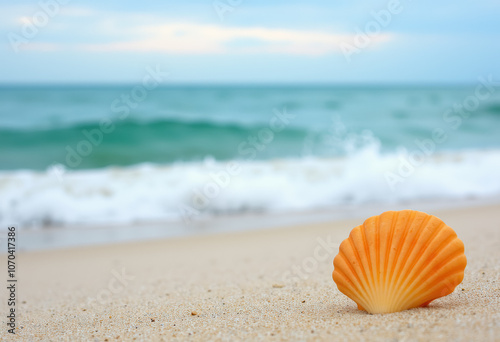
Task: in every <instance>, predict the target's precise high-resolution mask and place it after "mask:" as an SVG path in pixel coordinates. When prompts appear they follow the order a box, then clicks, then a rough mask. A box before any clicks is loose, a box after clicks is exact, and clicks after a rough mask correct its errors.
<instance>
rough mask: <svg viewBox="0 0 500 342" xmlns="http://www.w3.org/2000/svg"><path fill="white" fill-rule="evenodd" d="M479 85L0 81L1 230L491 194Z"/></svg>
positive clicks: (489, 110)
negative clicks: (18, 83)
mask: <svg viewBox="0 0 500 342" xmlns="http://www.w3.org/2000/svg"><path fill="white" fill-rule="evenodd" d="M481 84H482V83H478V85H471V86H356V85H348V86H340V85H337V86H325V85H318V86H304V85H301V86H299V85H297V86H271V85H265V86H262V85H261V86H257V85H231V86H230V85H211V86H208V85H206V86H201V85H200V86H195V85H189V86H188V85H184V86H164V87H159V88H157V89H152V90H146V89H145V88H141V87H138V86H134V85H121V86H90V85H85V86H83V85H82V86H76V85H67V86H63V85H61V86H5V85H4V86H1V87H0V150H1V153H0V198H1V200H0V225H1V227H6V226H7V225H8V224H18V225H22V226H24V227H32V228H40V227H45V226H68V227H70V226H75V225H84V226H85V225H89V226H91V225H96V224H114V225H116V224H118V225H119V224H131V223H141V222H163V221H175V222H184V223H189V222H191V221H193V220H197V219H199V218H202V217H210V216H215V215H221V214H235V213H249V212H250V213H267V212H284V213H286V212H291V211H294V212H296V211H307V210H315V209H328V208H334V207H336V206H341V205H346V204H349V205H357V204H359V205H362V204H366V203H401V202H404V201H414V200H428V199H432V200H435V199H439V200H441V199H443V200H447V199H453V200H456V199H471V198H494V197H498V195H500V177H499V170H500V88H498V89H497V88H495V87H493V86H491V85H490V86H488V85H482V86H481ZM2 229H3V228H2Z"/></svg>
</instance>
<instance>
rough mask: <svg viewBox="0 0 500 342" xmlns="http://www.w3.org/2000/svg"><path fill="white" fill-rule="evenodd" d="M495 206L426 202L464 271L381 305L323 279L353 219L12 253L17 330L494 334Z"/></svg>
mask: <svg viewBox="0 0 500 342" xmlns="http://www.w3.org/2000/svg"><path fill="white" fill-rule="evenodd" d="M499 210H500V205H499V204H495V205H485V206H477V207H468V208H459V209H443V210H435V211H434V210H433V211H432V214H435V215H436V216H438V217H439V218H441V219H442V220H443V221H444V222H445V223H447V224H448V225H450V226H451V227H452V228H453V229H454V230H455V231H456V232H457V234H458V236H459V238H460V239H462V240H463V241H464V243H465V248H466V256H467V259H468V266H467V268H466V273H465V279H464V281H463V283H462V284H460V285H459V286H458V287H457V288H456V289H455V292H454V293H452V294H451V295H449V296H446V297H444V298H440V299H438V300H436V301H434V302H433V303H431V305H430V306H429V307H427V308H416V309H411V310H407V311H403V312H398V313H394V314H385V315H370V314H367V313H365V312H363V311H359V310H357V308H356V305H355V303H354V302H353V301H351V300H350V299H348V298H347V297H345V296H344V295H343V294H341V293H340V292H339V291H338V290H337V288H336V286H335V284H334V283H333V280H332V278H331V272H332V270H333V265H332V261H333V258H334V256H335V255H336V253H337V251H338V249H337V248H336V247H335V246H336V245H337V244H338V243H340V242H341V241H342V240H343V239H345V238H346V237H347V236H348V234H349V232H350V230H351V229H352V228H353V227H354V226H356V225H358V224H360V223H361V222H362V221H363V219H364V218H363V219H347V220H341V221H336V222H326V223H316V224H306V225H298V226H293V227H290V226H288V227H282V228H279V229H278V228H277V229H260V230H259V229H255V230H248V231H245V232H225V233H221V234H217V235H214V234H211V235H206V236H201V235H198V236H192V237H178V238H172V239H163V240H155V241H141V242H137V241H136V242H129V243H122V244H111V245H101V246H96V245H94V246H85V247H79V248H73V249H59V250H51V251H31V252H20V253H18V264H19V271H18V272H19V273H18V279H19V283H18V285H19V289H20V291H19V299H18V300H19V302H18V304H19V305H18V310H19V316H18V324H19V325H18V334H17V338H18V340H20V341H25V340H26V341H31V340H42V341H44V340H72V341H73V340H74V341H77V340H95V341H106V339H107V340H108V341H111V340H114V341H115V340H117V341H121V340H125V341H132V340H136V341H149V340H153V341H162V340H173V341H176V340H185V339H191V340H195V341H196V340H200V341H204V340H217V341H218V340H220V341H226V340H262V339H270V340H282V339H287V340H346V341H359V340H363V339H370V340H374V339H375V340H394V339H397V340H411V341H428V340H433V341H449V340H455V341H469V340H481V341H494V340H495V339H496V338H497V336H498V335H499V334H500V319H499V318H500V309H499V308H500V292H499V291H498V284H500V251H499V250H498V241H500V223H499V221H498V212H499ZM0 309H1V310H2V312H6V311H5V310H6V309H7V307H6V305H5V303H4V301H2V303H1V304H0ZM2 317H3V316H2ZM1 321H2V324H3V325H4V326H5V318H2V319H1ZM5 334H6V331H5V329H3V330H2V332H1V333H0V336H5Z"/></svg>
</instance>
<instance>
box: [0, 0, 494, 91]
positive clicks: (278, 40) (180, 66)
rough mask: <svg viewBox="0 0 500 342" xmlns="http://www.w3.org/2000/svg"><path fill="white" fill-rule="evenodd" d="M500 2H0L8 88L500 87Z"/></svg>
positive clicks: (0, 74)
mask: <svg viewBox="0 0 500 342" xmlns="http://www.w3.org/2000/svg"><path fill="white" fill-rule="evenodd" d="M498 18H500V1H498V0H477V1H474V2H461V3H460V4H458V3H457V2H456V1H452V0H443V1H427V0H420V1H419V0H401V1H399V0H389V1H387V0H384V1H364V0H360V1H348V0H330V1H318V0H317V1H296V0H287V1H284V0H275V1H264V0H243V1H242V0H220V1H213V0H203V1H201V0H190V1H189V2H188V1H170V0H166V1H161V2H157V1H155V2H153V1H142V2H138V1H129V0H122V1H116V0H111V1H106V2H103V1H94V0H90V1H79V0H70V1H68V0H41V1H25V0H19V1H16V2H15V3H13V2H10V1H6V0H0V36H1V40H0V83H3V84H10V83H22V84H24V83H42V84H43V83H64V84H66V83H92V84H94V83H131V82H137V81H139V80H141V79H142V78H143V77H144V75H145V74H146V70H147V68H148V67H149V68H151V67H153V68H159V69H161V70H162V71H163V72H165V73H166V72H168V81H167V83H173V84H177V83H195V84H196V83H211V84H212V83H333V84H339V83H341V84H345V83H355V84H358V83H425V84H429V83H438V84H442V83H444V84H449V83H474V82H476V81H477V79H478V77H480V76H484V75H490V74H492V75H493V77H494V78H496V79H500V63H499V62H498V61H500V20H498Z"/></svg>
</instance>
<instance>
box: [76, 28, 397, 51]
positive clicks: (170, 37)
mask: <svg viewBox="0 0 500 342" xmlns="http://www.w3.org/2000/svg"><path fill="white" fill-rule="evenodd" d="M127 31H128V33H129V34H130V36H134V37H136V38H132V39H130V40H125V41H111V42H103V43H99V44H80V45H79V46H78V48H80V49H83V50H86V51H96V52H97V51H98V52H116V51H118V52H123V51H131V52H164V53H169V54H228V53H277V54H292V55H312V56H318V55H325V54H330V53H340V49H339V45H340V44H341V43H343V42H344V43H351V42H352V41H353V39H354V35H352V34H338V33H329V32H324V31H313V30H311V31H308V30H292V29H279V28H265V27H223V26H218V25H207V24H195V23H187V22H180V23H169V24H159V25H149V26H138V27H135V28H133V29H128V30H127ZM104 33H105V32H104ZM392 37H393V36H392V35H391V34H388V33H384V34H379V35H377V36H375V37H373V39H372V43H373V44H375V45H376V44H377V43H382V42H386V41H389V40H390V39H391V38H392Z"/></svg>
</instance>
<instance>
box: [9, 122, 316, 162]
mask: <svg viewBox="0 0 500 342" xmlns="http://www.w3.org/2000/svg"><path fill="white" fill-rule="evenodd" d="M261 130H269V129H268V126H266V125H258V124H245V123H240V124H236V123H229V122H225V123H224V122H216V121H208V120H206V121H203V120H201V121H200V120H193V121H189V120H176V119H172V120H155V121H145V122H140V121H124V122H120V123H119V124H117V125H116V126H101V125H100V124H99V123H88V124H79V125H76V126H70V127H65V128H52V129H38V130H29V131H28V130H12V129H3V130H0V146H5V147H6V148H7V149H8V150H9V151H8V152H9V153H5V154H4V155H3V156H0V169H32V168H38V169H43V168H46V167H47V166H48V165H50V164H52V163H53V162H54V161H55V162H57V163H60V164H65V165H66V166H69V167H75V168H86V169H91V168H101V167H106V166H109V165H118V166H125V165H134V164H139V163H142V162H153V163H170V162H175V161H179V160H183V161H193V160H201V159H203V158H204V157H205V156H207V155H212V156H214V157H215V158H217V159H223V160H227V159H231V158H234V157H235V156H237V155H238V146H239V145H240V144H241V143H242V142H244V141H246V140H247V139H248V137H249V136H250V135H255V134H256V133H257V132H259V131H261ZM306 135H307V131H305V130H302V129H301V128H299V127H296V128H292V127H289V128H287V129H286V130H283V131H282V132H280V133H279V139H276V141H277V143H275V142H276V141H275V142H273V145H276V146H277V147H280V148H281V149H280V150H279V151H278V152H283V151H285V152H288V151H297V150H300V149H301V144H302V141H303V138H304V137H305V136H306ZM273 138H274V137H273ZM82 141H83V142H85V144H86V145H87V146H89V143H88V142H90V143H91V145H90V148H91V153H90V155H88V156H86V157H85V158H81V159H82V162H81V163H79V165H78V166H73V165H74V164H75V163H71V162H68V161H67V159H68V154H73V155H74V154H75V153H74V152H68V150H71V151H74V150H77V148H78V144H81V143H82ZM34 153H35V154H36V155H37V157H35V158H34V157H33V154H34ZM269 153H270V152H269V151H267V150H266V151H262V153H260V154H259V156H260V157H262V158H266V157H267V158H270V157H273V155H272V154H269ZM80 154H84V153H80ZM46 156H51V157H52V160H50V159H48V157H46ZM274 156H276V155H274ZM42 157H43V158H44V159H45V160H44V161H45V164H43V163H42V161H41V162H40V163H39V166H38V167H34V163H35V161H36V160H37V159H38V158H40V159H42ZM73 159H75V158H73ZM2 164H5V165H2Z"/></svg>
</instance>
